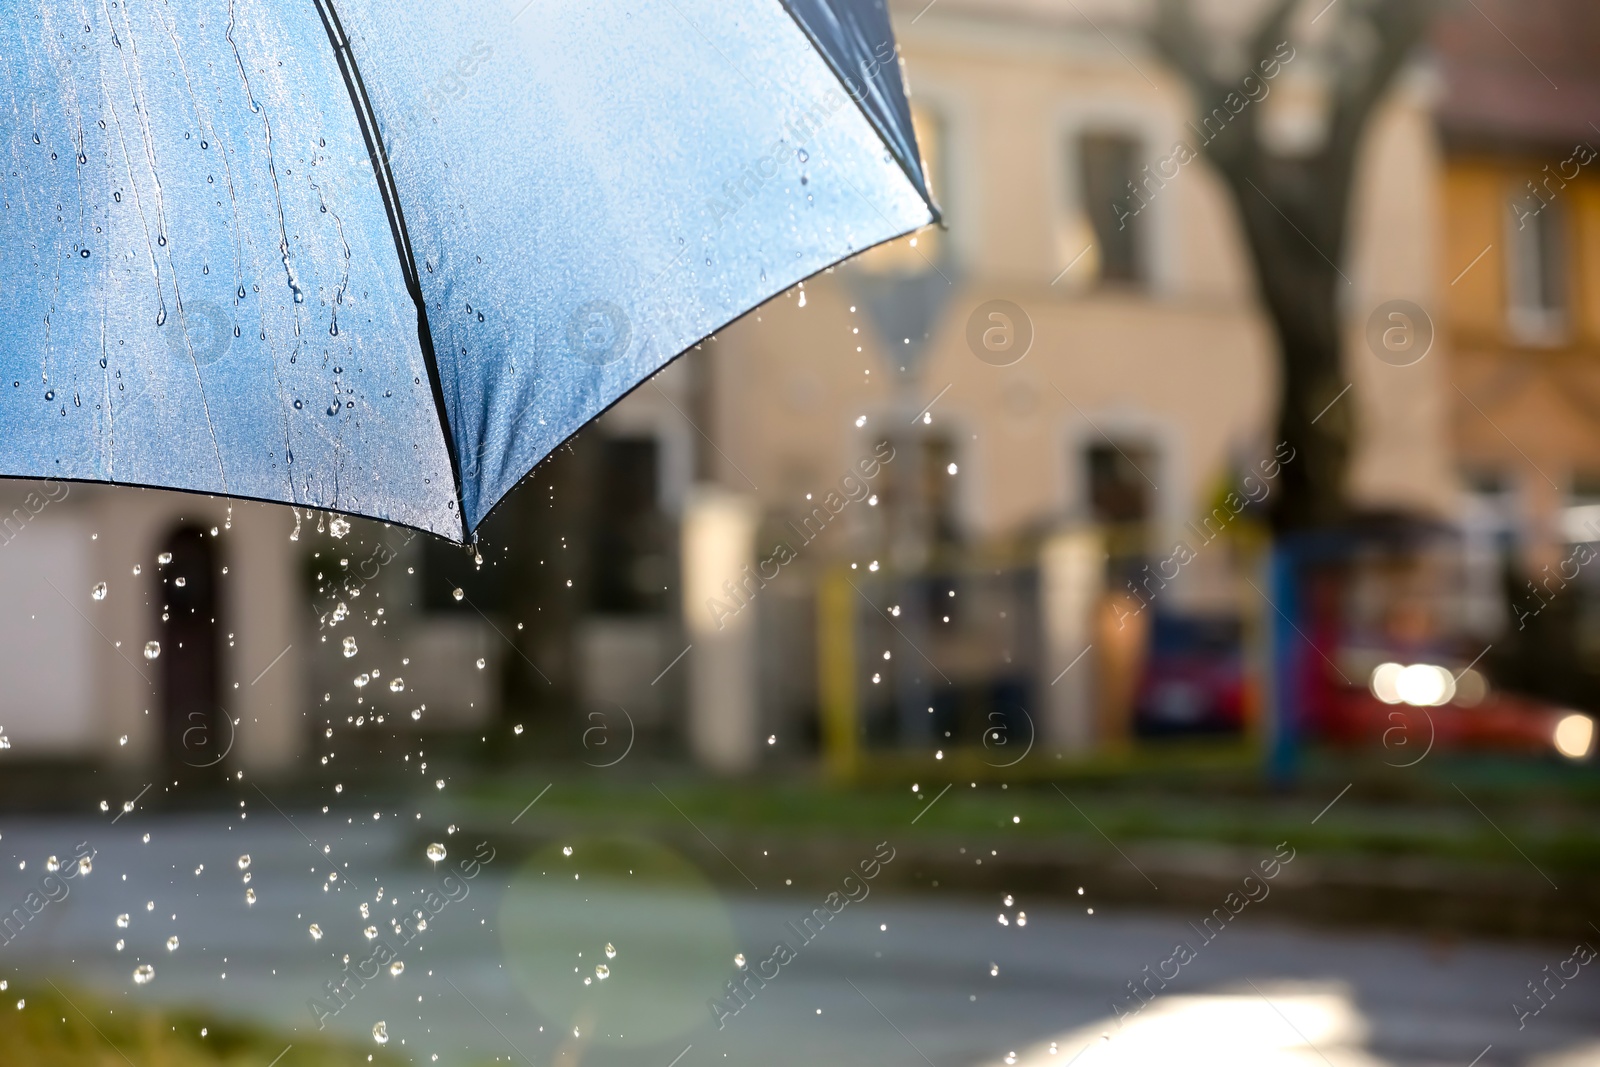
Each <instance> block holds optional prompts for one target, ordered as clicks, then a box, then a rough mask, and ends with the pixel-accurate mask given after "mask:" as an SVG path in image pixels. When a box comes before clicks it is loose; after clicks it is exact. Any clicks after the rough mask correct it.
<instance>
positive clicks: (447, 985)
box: [0, 803, 1600, 1067]
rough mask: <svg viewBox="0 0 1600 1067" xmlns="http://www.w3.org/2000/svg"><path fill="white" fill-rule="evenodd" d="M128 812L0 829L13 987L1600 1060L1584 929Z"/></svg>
mask: <svg viewBox="0 0 1600 1067" xmlns="http://www.w3.org/2000/svg"><path fill="white" fill-rule="evenodd" d="M116 814H117V812H116V809H115V808H113V810H112V811H111V812H109V813H107V814H106V815H105V816H103V817H100V818H91V819H73V820H65V819H35V820H23V819H15V818H13V819H8V820H6V821H5V823H4V825H3V828H0V857H4V858H5V860H6V862H5V864H4V867H3V868H0V909H4V910H6V911H11V909H21V916H22V917H21V918H18V916H17V914H16V913H13V914H12V918H11V920H10V936H9V940H8V942H7V943H6V944H5V945H4V946H3V947H0V975H4V976H6V977H8V978H9V979H10V980H11V981H12V983H13V984H14V986H15V987H16V988H25V987H27V986H28V985H30V984H32V985H42V984H43V982H44V981H45V979H49V980H52V981H54V982H56V983H57V984H58V985H59V986H60V987H61V988H62V989H63V990H65V991H66V992H67V993H68V994H69V995H72V994H74V991H83V992H86V993H90V994H93V995H94V996H96V997H98V998H99V999H100V1001H101V1002H102V1003H103V1005H104V1006H107V1007H110V1008H112V1009H115V1008H116V1007H117V1006H118V1005H120V1004H122V1003H138V1004H145V1005H153V1004H160V1005H167V1006H183V1007H187V1008H193V1009H195V1010H196V1011H197V1012H198V1013H199V1015H200V1016H201V1017H202V1018H212V1017H214V1018H215V1019H217V1020H219V1021H220V1020H222V1019H232V1020H247V1021H250V1022H253V1023H259V1024H264V1025H268V1026H271V1027H273V1028H276V1029H279V1030H281V1031H282V1032H283V1036H284V1041H285V1043H286V1044H288V1043H292V1042H293V1041H294V1040H295V1039H296V1037H297V1036H298V1035H305V1034H309V1033H313V1032H316V1031H317V1029H318V1026H319V1022H320V1023H321V1024H323V1025H325V1027H326V1030H325V1033H335V1034H339V1035H341V1036H346V1037H349V1038H350V1039H352V1040H354V1041H357V1042H362V1043H365V1044H366V1045H368V1046H372V1045H373V1042H374V1038H373V1033H372V1032H373V1027H374V1026H375V1025H376V1024H377V1023H379V1022H382V1023H383V1024H384V1030H385V1031H386V1032H387V1034H388V1036H389V1042H388V1045H387V1048H388V1050H389V1051H391V1052H395V1051H398V1052H400V1053H402V1054H404V1055H406V1056H408V1057H410V1058H411V1059H412V1060H413V1061H414V1062H417V1063H434V1062H437V1063H441V1064H480V1063H494V1062H500V1063H526V1064H539V1065H541V1067H542V1065H544V1064H570V1065H576V1064H579V1063H583V1064H595V1065H611V1064H617V1065H623V1064H639V1065H646V1067H649V1065H654V1067H670V1065H672V1064H676V1065H677V1067H696V1065H701V1064H712V1063H749V1064H763V1065H767V1064H772V1065H785V1064H797V1065H798V1064H832V1063H862V1064H882V1065H907V1067H910V1065H916V1064H932V1065H933V1067H975V1065H980V1064H984V1065H987V1064H996V1065H998V1064H1003V1063H1005V1062H1006V1057H1007V1056H1008V1054H1012V1053H1015V1055H1016V1057H1017V1062H1020V1063H1023V1064H1024V1065H1027V1067H1031V1065H1033V1064H1043V1063H1063V1064H1064V1063H1067V1062H1070V1061H1072V1059H1073V1058H1074V1057H1075V1056H1076V1057H1077V1058H1078V1059H1077V1062H1078V1065H1079V1067H1084V1065H1089V1064H1104V1065H1107V1067H1110V1065H1113V1064H1152V1065H1154V1064H1157V1063H1161V1064H1165V1063H1172V1062H1189V1063H1211V1062H1216V1063H1218V1064H1224V1063H1226V1064H1262V1065H1264V1067H1265V1065H1272V1064H1285V1065H1287V1064H1301V1063H1304V1064H1316V1063H1325V1064H1336V1065H1338V1067H1344V1065H1346V1064H1351V1065H1355V1064H1374V1065H1376V1064H1387V1065H1394V1067H1401V1065H1405V1067H1412V1065H1415V1067H1424V1065H1426V1067H1434V1065H1455V1067H1468V1065H1469V1064H1472V1063H1473V1062H1474V1061H1475V1060H1476V1062H1477V1064H1478V1067H1497V1065H1508V1064H1518V1065H1523V1064H1527V1065H1538V1067H1579V1065H1587V1064H1595V1063H1600V973H1596V971H1597V969H1596V968H1595V967H1593V966H1591V965H1589V964H1588V963H1583V962H1579V961H1578V958H1576V957H1574V955H1573V952H1572V946H1571V945H1562V944H1559V943H1553V944H1549V945H1545V944H1528V943H1503V944H1495V943H1488V942H1472V941H1466V942H1457V943H1451V944H1447V943H1442V942H1438V941H1430V940H1427V939H1425V938H1421V937H1409V936H1400V935H1394V934H1381V933H1364V932H1350V931H1330V930H1317V929H1309V928H1304V927H1298V926H1293V925H1289V924H1286V923H1283V922H1280V921H1278V920H1276V919H1275V918H1274V917H1273V916H1272V914H1271V901H1270V899H1268V900H1266V901H1263V902H1261V903H1260V904H1258V905H1252V906H1251V907H1250V908H1248V909H1246V910H1245V911H1243V912H1242V913H1241V914H1240V915H1239V916H1238V917H1237V918H1236V919H1235V920H1234V921H1233V922H1232V923H1231V924H1230V925H1229V926H1228V927H1227V928H1226V929H1224V930H1222V932H1221V933H1218V934H1214V935H1213V936H1214V940H1210V941H1207V940H1206V939H1205V936H1204V933H1205V932H1204V931H1203V930H1202V929H1200V928H1199V924H1200V923H1201V921H1202V919H1203V918H1204V916H1203V915H1194V916H1189V915H1186V914H1185V913H1183V912H1180V911H1174V912H1173V913H1171V914H1163V913H1151V912H1133V911H1124V910H1119V909H1118V908H1117V905H1116V901H1114V900H1099V899H1097V898H1096V897H1095V893H1094V887H1092V886H1089V887H1085V888H1086V892H1085V895H1084V897H1083V898H1081V899H1082V903H1083V906H1082V907H1062V906H1060V904H1059V903H1055V904H1049V905H1047V904H1044V903H1042V902H1041V903H1038V904H1033V903H1031V902H1030V901H1028V900H1026V899H1021V898H1019V899H1016V900H1014V901H1013V902H1012V903H1011V904H1010V905H1007V904H1006V902H1005V901H1004V900H1003V899H1001V898H999V897H998V896H997V897H996V898H994V899H987V898H983V897H972V896H954V895H942V894H941V893H940V892H939V891H938V890H930V891H929V892H927V893H925V894H922V895H917V896H906V895H891V894H889V893H887V892H873V891H872V888H871V883H870V881H868V880H863V879H861V878H857V879H855V880H852V881H845V882H842V883H841V895H840V896H838V897H834V898H832V899H831V900H830V899H828V898H827V897H826V895H825V894H818V893H815V892H807V893H800V892H797V891H795V890H791V889H786V888H784V887H782V886H770V885H763V886H761V887H760V889H759V890H750V891H748V892H744V893H739V894H728V893H725V892H723V891H719V890H716V889H713V888H712V887H711V885H710V884H709V882H708V881H707V880H706V879H705V878H704V876H703V875H701V874H700V873H699V872H698V871H697V870H696V869H695V868H694V866H693V864H692V863H691V862H690V861H688V860H686V859H684V858H682V857H680V856H677V855H676V854H674V853H672V852H670V850H668V849H665V848H663V847H661V846H658V845H654V844H652V843H649V842H643V841H631V842H622V843H619V842H618V841H615V840H602V839H593V840H591V839H581V840H575V841H573V842H571V844H570V845H569V846H566V847H571V848H572V849H573V854H572V855H570V856H569V855H566V854H565V853H564V852H563V851H562V850H561V849H557V848H554V847H552V848H551V849H550V850H548V851H547V852H546V853H541V854H538V855H535V856H533V857H532V858H530V859H527V860H524V861H520V862H513V861H511V860H510V859H509V858H505V857H502V856H501V855H499V854H498V853H495V852H493V851H492V845H491V846H488V847H484V848H479V847H478V844H477V842H475V841H470V840H467V839H465V837H464V835H461V834H456V835H450V834H447V833H446V834H441V835H439V836H440V840H439V843H440V844H443V845H444V846H445V850H446V858H445V859H444V860H442V861H440V862H437V863H436V862H434V861H432V860H430V859H429V857H428V855H427V852H426V849H425V847H424V846H423V845H418V844H417V843H416V842H417V841H418V840H419V839H421V838H419V837H418V834H419V833H420V832H421V831H420V829H419V828H420V827H421V826H422V825H423V824H422V823H421V822H420V821H419V820H416V819H415V818H414V813H413V812H409V811H399V812H395V811H389V810H384V811H381V812H380V816H381V817H380V818H378V819H376V820H374V819H372V817H371V816H372V812H371V811H370V810H368V811H365V812H363V813H360V814H357V813H356V812H354V811H350V810H341V811H338V812H336V813H333V814H321V813H319V812H315V811H308V812H298V811H290V813H289V815H287V816H286V815H284V814H283V813H281V812H279V811H275V810H274V809H273V808H272V807H270V806H267V805H265V804H261V803H256V804H251V805H249V809H248V811H247V812H246V813H245V817H243V818H239V817H235V818H233V819H227V818H224V817H219V816H194V817H178V816H172V817H163V816H152V815H149V814H146V813H144V812H142V811H135V812H134V813H132V814H129V815H127V816H125V817H123V818H120V819H118V820H117V821H116V822H115V823H112V821H111V820H112V819H113V817H114V816H116ZM408 819H410V825H408V824H407V820H408ZM146 834H148V835H149V840H148V841H145V839H144V838H145V835H146ZM80 842H87V843H88V844H89V846H90V849H91V850H92V852H93V869H92V871H90V872H89V873H88V874H87V875H84V876H79V877H74V878H72V879H70V880H66V881H51V882H50V883H48V884H47V885H45V886H44V888H41V883H42V880H43V879H45V877H46V876H47V875H48V874H49V872H48V871H47V868H46V863H47V857H49V856H51V855H54V856H57V857H58V858H59V859H60V860H61V861H63V870H62V871H61V872H60V873H62V874H64V873H66V871H67V870H71V869H72V867H71V864H70V863H68V862H67V861H69V860H70V857H72V856H73V855H75V853H76V851H77V846H78V845H79V843H80ZM244 855H248V856H249V857H250V860H249V865H248V869H241V867H240V858H241V857H242V856H244ZM475 856H476V859H475V858H474V857H475ZM870 859H871V858H870V857H863V860H864V861H868V862H870ZM23 864H25V866H22V865H23ZM462 864H465V867H463V866H462ZM843 873H844V872H841V876H842V875H843ZM246 875H248V876H249V880H248V882H247V881H246V880H245V876H246ZM468 875H471V877H469V876H468ZM62 886H65V887H67V891H66V895H65V896H64V897H63V896H62V895H61V888H60V887H62ZM380 886H381V888H382V892H383V896H382V898H381V899H380V898H379V897H378V895H377V894H378V890H379V887H380ZM249 891H254V902H253V903H252V902H250V901H249V900H248V899H247V893H248V892H249ZM30 892H37V893H39V896H36V897H34V898H33V900H32V904H31V908H33V909H36V912H37V913H36V914H33V913H31V911H30V904H29V903H28V901H27V898H28V894H29V893H30ZM430 894H431V895H430ZM51 897H55V898H57V899H50V898H51ZM852 898H854V899H852ZM41 902H42V903H41ZM1219 903H1221V902H1219ZM362 904H366V905H367V910H368V914H367V915H366V916H365V917H363V915H362V913H361V905H362ZM1090 908H1094V912H1095V913H1094V914H1090V913H1089V909H1090ZM418 912H420V913H421V914H422V917H423V918H424V919H425V920H426V927H425V928H419V927H420V924H419V923H418V922H417V921H416V920H417V913H418ZM1019 912H1020V913H1022V915H1021V921H1019ZM123 914H126V915H127V916H128V919H127V925H126V926H125V927H123V926H119V925H118V916H119V915H123ZM1002 915H1004V916H1005V918H1006V922H1005V923H1001V922H1000V921H999V920H1000V917H1001V916H1002ZM396 920H404V922H403V923H402V924H401V925H400V927H399V929H398V930H397V929H396ZM313 923H314V924H316V925H317V927H318V929H319V930H320V931H321V936H320V937H314V936H313V935H312V933H311V926H312V924H313ZM1191 923H1193V924H1195V925H1191ZM369 935H370V936H369ZM172 937H176V938H177V939H178V940H177V945H176V947H175V948H172V949H169V948H168V944H169V938H172ZM1587 940H1589V941H1590V942H1591V943H1593V944H1597V945H1600V931H1597V932H1593V933H1592V934H1591V936H1590V937H1589V938H1588V939H1587ZM119 941H121V942H122V947H121V949H120V950H119V949H118V947H117V946H118V942H119ZM1180 941H1181V942H1183V943H1184V944H1185V945H1186V946H1188V948H1189V952H1188V953H1183V954H1180V955H1179V956H1175V953H1174V946H1175V944H1176V943H1177V942H1180ZM780 943H781V945H782V947H781V948H780V947H779V946H780ZM608 947H609V950H610V951H609V952H608ZM736 953H737V954H739V955H742V956H743V958H744V969H743V970H741V969H740V967H739V965H738V963H737V962H736V960H735V954H736ZM347 956H348V958H349V960H350V964H349V966H348V968H347V966H346V963H345V959H346V957H347ZM1180 959H1181V962H1179V960H1180ZM394 962H399V963H401V964H403V968H400V969H399V973H398V974H391V965H392V964H393V963H394ZM143 964H148V965H150V966H152V967H153V968H154V976H153V977H152V978H151V979H150V980H149V981H148V982H145V983H139V982H136V981H135V980H134V977H133V976H134V972H135V969H136V968H137V967H139V966H140V965H143ZM1147 967H1148V968H1149V969H1148V970H1146V968H1147ZM1546 968H1548V970H1546ZM1175 971H1176V972H1177V977H1175V978H1172V979H1171V980H1170V981H1168V982H1165V984H1164V985H1163V979H1162V978H1161V977H1160V976H1161V975H1163V974H1164V975H1169V976H1170V975H1172V974H1173V973H1174V972H1175ZM1574 971H1576V976H1575V977H1572V975H1573V973H1574ZM350 972H354V975H355V976H354V977H353V978H348V979H347V978H346V975H347V974H348V973H350ZM602 972H604V974H603V976H602ZM1560 975H1566V976H1568V977H1567V978H1566V979H1565V980H1563V979H1562V978H1561V977H1559V976H1560ZM734 979H741V980H743V982H742V990H743V997H742V999H734V998H733V997H732V996H731V995H730V994H729V993H728V990H727V987H726V986H725V985H724V983H725V982H727V981H729V980H734ZM1147 979H1148V982H1147ZM586 980H587V981H586ZM341 981H343V985H342V986H340V982H341ZM1530 981H1535V982H1540V983H1543V984H1542V985H1541V986H1540V989H1541V993H1542V1000H1535V999H1533V995H1532V994H1531V993H1530V992H1529V988H1528V985H1527V983H1529V982H1530ZM1130 982H1141V983H1146V982H1147V984H1145V985H1143V986H1141V995H1140V996H1138V997H1135V996H1134V995H1133V994H1132V993H1131V992H1130V989H1129V986H1128V983H1130ZM329 983H332V984H333V986H334V987H337V988H338V989H339V991H340V992H342V995H343V1002H341V999H340V998H339V997H336V996H335V995H334V992H333V991H331V990H330V988H329ZM1147 997H1148V998H1149V1000H1148V1003H1145V998H1147ZM717 1002H720V1004H721V1007H720V1009H719V1008H716V1007H714V1006H713V1005H714V1004H715V1003H717ZM1514 1002H1517V1003H1520V1004H1522V1008H1521V1009H1520V1010H1521V1011H1523V1012H1527V1014H1526V1015H1523V1016H1521V1017H1520V1019H1519V1011H1518V1009H1516V1008H1514V1007H1513V1004H1514ZM1541 1003H1543V1005H1544V1006H1543V1007H1542V1008H1540V1010H1539V1011H1538V1012H1537V1013H1535V1012H1534V1011H1533V1009H1534V1008H1535V1007H1539V1006H1540V1004H1541ZM1114 1005H1116V1006H1115V1007H1114ZM86 1006H87V1005H86ZM91 1014H92V1008H91ZM1119 1015H1121V1016H1122V1018H1121V1019H1120V1020H1119V1018H1118V1016H1119ZM719 1017H720V1022H721V1027H720V1028H719V1026H718V1020H719ZM1519 1023H1520V1028H1519ZM1102 1035H1109V1039H1107V1038H1106V1037H1104V1036H1102ZM1052 1043H1054V1051H1052ZM435 1056H437V1060H435V1059H434V1058H433V1057H435ZM678 1057H681V1058H678ZM140 1067H143V1065H140ZM263 1067H265V1065H263Z"/></svg>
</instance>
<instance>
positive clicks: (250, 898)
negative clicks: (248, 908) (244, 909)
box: [244, 889, 256, 904]
mask: <svg viewBox="0 0 1600 1067" xmlns="http://www.w3.org/2000/svg"><path fill="white" fill-rule="evenodd" d="M244 902H245V903H246V904H254V903H255V902H256V891H255V890H254V889H246V890H245V891H244Z"/></svg>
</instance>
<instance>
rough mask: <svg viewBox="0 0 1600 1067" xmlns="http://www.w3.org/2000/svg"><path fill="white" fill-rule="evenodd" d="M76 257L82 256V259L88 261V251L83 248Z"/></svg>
mask: <svg viewBox="0 0 1600 1067" xmlns="http://www.w3.org/2000/svg"><path fill="white" fill-rule="evenodd" d="M78 255H80V256H82V257H83V258H84V259H88V258H89V250H88V249H87V248H85V249H84V250H83V251H82V252H79V253H78Z"/></svg>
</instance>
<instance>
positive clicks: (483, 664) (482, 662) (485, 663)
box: [478, 656, 489, 671]
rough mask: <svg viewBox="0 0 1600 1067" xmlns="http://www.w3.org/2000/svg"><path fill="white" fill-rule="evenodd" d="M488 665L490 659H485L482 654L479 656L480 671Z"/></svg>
mask: <svg viewBox="0 0 1600 1067" xmlns="http://www.w3.org/2000/svg"><path fill="white" fill-rule="evenodd" d="M488 665H489V661H488V660H486V659H484V658H483V657H482V656H479V657H478V669H479V670H480V671H481V670H483V669H484V668H485V667H487V666H488Z"/></svg>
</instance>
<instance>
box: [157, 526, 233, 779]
mask: <svg viewBox="0 0 1600 1067" xmlns="http://www.w3.org/2000/svg"><path fill="white" fill-rule="evenodd" d="M162 552H163V554H162V556H161V559H163V560H167V559H168V554H170V557H171V558H170V560H168V561H167V562H165V563H162V564H161V565H160V566H159V567H158V568H157V578H158V581H159V582H160V585H159V587H158V589H157V596H158V597H159V601H158V603H159V605H160V608H161V610H160V615H159V619H160V620H161V625H160V633H161V655H160V657H159V658H158V660H157V661H156V663H157V666H158V667H159V669H160V670H159V673H160V678H161V705H162V721H163V724H164V737H163V742H164V745H163V748H164V752H165V755H166V759H167V763H168V766H169V767H170V768H171V769H172V771H173V773H183V772H184V771H185V769H186V768H187V769H190V772H191V773H192V770H198V769H204V768H206V767H214V766H216V765H217V764H219V763H221V762H222V759H223V757H224V756H226V755H227V752H228V749H229V748H231V747H232V739H233V731H232V730H231V729H229V728H227V727H226V726H224V725H223V724H222V721H221V712H220V711H219V709H218V707H217V701H218V695H219V693H220V683H221V677H222V672H221V663H220V650H219V648H218V641H217V632H218V631H217V576H218V575H217V562H216V556H217V551H216V545H215V544H214V543H213V539H212V538H211V537H209V536H207V535H206V533H205V531H204V530H201V529H199V528H198V527H189V526H185V527H179V528H178V529H177V530H176V531H175V532H174V533H173V534H172V536H171V537H169V538H168V539H167V543H166V545H165V547H164V548H163V550H162ZM219 730H220V732H219Z"/></svg>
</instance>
